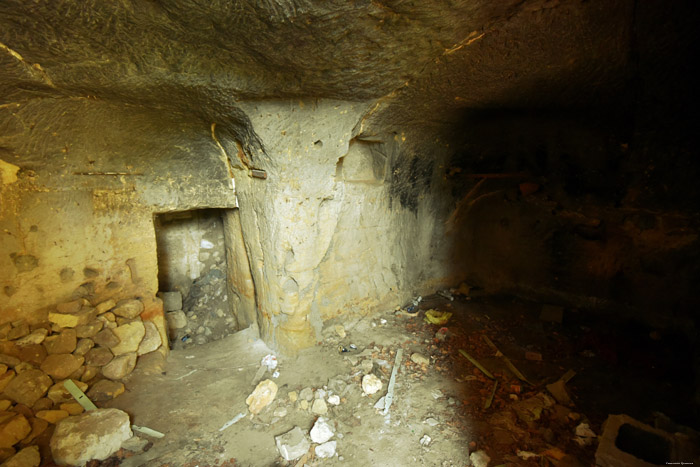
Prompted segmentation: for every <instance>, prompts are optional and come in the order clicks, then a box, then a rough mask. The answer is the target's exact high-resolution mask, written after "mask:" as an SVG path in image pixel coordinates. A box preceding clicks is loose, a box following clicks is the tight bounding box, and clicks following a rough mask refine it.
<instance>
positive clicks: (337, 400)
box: [328, 394, 340, 405]
mask: <svg viewBox="0 0 700 467" xmlns="http://www.w3.org/2000/svg"><path fill="white" fill-rule="evenodd" d="M328 403H329V404H331V405H340V396H339V395H337V394H334V395H332V396H328Z"/></svg>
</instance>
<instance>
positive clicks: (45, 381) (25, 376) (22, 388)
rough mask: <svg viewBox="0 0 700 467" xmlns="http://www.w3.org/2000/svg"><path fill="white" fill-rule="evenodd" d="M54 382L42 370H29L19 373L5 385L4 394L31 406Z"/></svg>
mask: <svg viewBox="0 0 700 467" xmlns="http://www.w3.org/2000/svg"><path fill="white" fill-rule="evenodd" d="M51 384H53V382H52V381H51V378H49V377H48V376H46V374H45V373H44V372H43V371H40V370H27V371H23V372H22V373H20V374H19V375H17V376H16V377H15V378H14V379H12V381H10V383H9V384H8V385H7V386H6V387H5V391H4V395H6V396H7V397H9V398H10V399H12V400H13V401H15V402H17V403H19V404H24V405H26V406H29V407H31V406H32V405H34V403H35V402H36V401H38V400H39V399H40V398H41V397H42V396H43V395H44V394H46V392H47V391H48V390H49V388H50V387H51Z"/></svg>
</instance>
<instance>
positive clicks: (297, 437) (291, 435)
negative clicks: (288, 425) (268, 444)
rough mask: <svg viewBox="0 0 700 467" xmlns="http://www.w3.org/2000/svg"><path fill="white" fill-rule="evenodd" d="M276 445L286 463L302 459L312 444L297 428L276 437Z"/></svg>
mask: <svg viewBox="0 0 700 467" xmlns="http://www.w3.org/2000/svg"><path fill="white" fill-rule="evenodd" d="M275 443H276V444H277V449H278V450H279V452H280V455H281V456H282V457H283V458H284V460H286V461H293V460H295V459H298V458H300V457H301V456H303V455H304V454H306V452H307V451H308V450H309V447H311V443H310V442H309V440H308V439H307V437H306V435H305V434H304V432H303V431H302V429H301V428H299V427H298V426H295V427H294V428H293V429H292V430H290V431H288V432H287V433H285V434H283V435H280V436H276V437H275Z"/></svg>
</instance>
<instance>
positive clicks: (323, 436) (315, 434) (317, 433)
mask: <svg viewBox="0 0 700 467" xmlns="http://www.w3.org/2000/svg"><path fill="white" fill-rule="evenodd" d="M334 434H335V431H334V430H333V427H332V426H331V425H330V424H329V423H328V419H327V418H325V417H318V419H317V420H316V423H314V426H313V428H311V432H310V433H309V435H310V436H311V441H313V442H314V443H317V444H321V443H325V442H326V441H328V440H329V439H331V438H332V437H333V435H334Z"/></svg>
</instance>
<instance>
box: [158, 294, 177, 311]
mask: <svg viewBox="0 0 700 467" xmlns="http://www.w3.org/2000/svg"><path fill="white" fill-rule="evenodd" d="M161 298H162V299H163V310H164V311H166V312H167V311H178V310H182V294H181V293H180V292H163V293H162V296H161Z"/></svg>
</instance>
